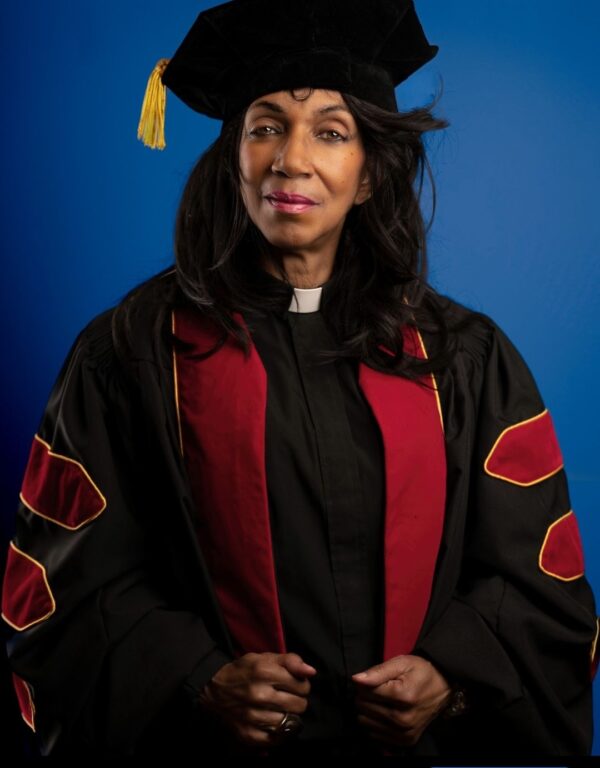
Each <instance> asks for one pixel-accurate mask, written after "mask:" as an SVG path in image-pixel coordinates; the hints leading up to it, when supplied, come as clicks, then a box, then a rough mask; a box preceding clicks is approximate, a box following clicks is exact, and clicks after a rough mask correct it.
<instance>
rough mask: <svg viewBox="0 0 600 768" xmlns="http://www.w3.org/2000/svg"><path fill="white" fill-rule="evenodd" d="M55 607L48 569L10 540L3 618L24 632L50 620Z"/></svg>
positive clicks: (3, 588)
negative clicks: (47, 574)
mask: <svg viewBox="0 0 600 768" xmlns="http://www.w3.org/2000/svg"><path fill="white" fill-rule="evenodd" d="M55 608H56V605H55V602H54V597H53V596H52V592H51V591H50V586H49V584H48V581H47V578H46V570H45V568H44V567H43V565H41V563H38V562H37V560H34V559H33V558H32V557H30V556H29V555H27V554H26V553H25V552H22V551H21V550H20V549H17V547H16V546H15V545H14V544H13V543H12V541H11V542H10V546H9V550H8V557H7V560H6V570H5V572H4V583H3V586H2V618H3V619H4V620H5V621H6V622H7V623H8V624H10V625H11V626H12V627H14V628H15V629H18V630H23V629H27V628H28V627H30V626H32V624H37V623H38V622H40V621H43V620H44V619H47V618H48V617H49V616H50V615H51V614H52V613H54V610H55Z"/></svg>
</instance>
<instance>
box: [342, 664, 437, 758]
mask: <svg viewBox="0 0 600 768" xmlns="http://www.w3.org/2000/svg"><path fill="white" fill-rule="evenodd" d="M365 672H366V674H364V673H357V674H356V675H352V679H353V680H354V682H355V683H356V684H357V690H356V697H355V703H356V710H357V717H358V722H359V723H362V724H363V725H364V726H365V727H366V728H367V729H368V731H369V734H370V735H371V736H372V737H373V738H374V739H377V740H379V741H382V742H384V743H387V744H394V745H400V744H401V745H412V744H416V742H417V741H418V740H419V738H420V737H421V734H422V733H423V731H424V730H425V728H426V727H427V726H428V725H429V723H430V722H431V721H432V720H433V719H434V718H435V717H437V715H438V714H439V713H440V712H441V711H442V710H443V709H444V707H445V706H446V704H447V703H448V700H449V698H450V695H451V688H450V686H449V684H448V681H447V680H446V678H445V677H444V676H443V675H442V674H441V673H440V672H439V671H438V670H437V669H436V668H435V667H434V666H433V664H431V662H429V661H427V660H426V659H423V658H421V657H420V656H395V657H394V658H393V659H389V660H388V661H385V662H383V664H377V665H375V666H374V667H370V668H369V669H368V670H366V671H365ZM361 674H362V675H363V676H362V677H361Z"/></svg>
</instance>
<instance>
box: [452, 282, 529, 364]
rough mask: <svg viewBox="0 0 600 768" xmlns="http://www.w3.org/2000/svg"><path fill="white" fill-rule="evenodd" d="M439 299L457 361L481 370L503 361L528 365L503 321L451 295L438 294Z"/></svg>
mask: <svg viewBox="0 0 600 768" xmlns="http://www.w3.org/2000/svg"><path fill="white" fill-rule="evenodd" d="M437 299H438V302H439V307H440V309H441V311H442V312H443V314H444V319H445V324H446V327H447V330H448V335H449V337H450V339H451V340H452V344H453V347H454V350H455V356H456V359H457V361H462V362H463V363H465V364H467V365H468V367H469V368H470V369H471V370H473V371H476V370H480V371H482V372H483V371H484V370H485V369H486V368H489V367H490V366H491V365H494V364H496V365H497V364H499V363H500V362H501V361H504V362H505V363H514V364H517V365H519V366H522V365H525V363H524V360H523V358H522V356H521V353H520V352H519V350H518V349H517V347H516V346H515V344H514V343H513V341H512V340H511V339H510V338H509V336H508V335H507V333H506V332H505V331H504V329H503V327H502V324H501V323H499V322H498V321H497V320H495V319H494V318H493V317H491V316H490V315H489V314H487V313H486V312H483V311H481V310H478V309H474V308H473V307H470V306H468V305H467V304H466V303H463V302H460V301H457V300H456V299H454V298H452V297H450V296H446V295H438V297H437Z"/></svg>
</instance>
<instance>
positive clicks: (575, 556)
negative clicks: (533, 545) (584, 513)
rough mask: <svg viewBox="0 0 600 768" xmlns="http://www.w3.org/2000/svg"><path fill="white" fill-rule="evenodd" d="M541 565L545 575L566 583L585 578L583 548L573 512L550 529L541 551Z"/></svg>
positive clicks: (568, 513) (564, 516) (553, 524)
mask: <svg viewBox="0 0 600 768" xmlns="http://www.w3.org/2000/svg"><path fill="white" fill-rule="evenodd" d="M539 565H540V568H541V569H542V570H543V571H544V573H547V574H548V575H549V576H554V577H555V578H557V579H562V580H564V581H572V580H573V579H577V578H579V577H580V576H583V573H584V563H583V547H582V545H581V538H580V536H579V527H578V525H577V518H576V517H575V515H574V514H573V512H572V511H570V512H567V514H566V515H563V517H561V518H559V519H558V520H557V521H556V522H554V523H552V525H551V526H550V527H549V528H548V531H547V532H546V537H545V539H544V543H543V544H542V548H541V550H540V557H539Z"/></svg>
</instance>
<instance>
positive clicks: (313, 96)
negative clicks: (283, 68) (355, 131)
mask: <svg viewBox="0 0 600 768" xmlns="http://www.w3.org/2000/svg"><path fill="white" fill-rule="evenodd" d="M303 102H310V106H311V108H315V109H316V108H319V109H320V108H322V107H328V106H334V105H339V106H340V107H345V106H346V104H345V102H344V98H343V97H342V95H341V93H340V92H339V91H333V90H329V89H326V88H310V87H304V88H293V89H291V90H289V89H288V90H285V91H273V92H272V93H265V94H263V95H262V96H259V97H258V98H256V99H254V101H253V102H252V103H251V104H250V105H249V106H248V108H247V111H248V112H249V111H250V110H252V109H254V108H257V107H261V106H262V107H264V106H269V105H272V106H279V107H281V108H283V109H286V108H288V107H290V106H292V107H293V106H295V105H297V104H302V103H303Z"/></svg>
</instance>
